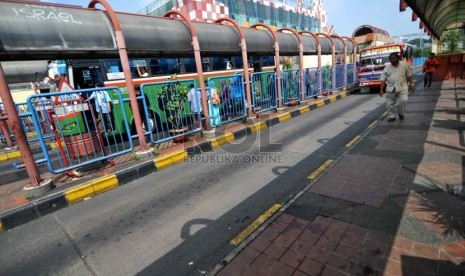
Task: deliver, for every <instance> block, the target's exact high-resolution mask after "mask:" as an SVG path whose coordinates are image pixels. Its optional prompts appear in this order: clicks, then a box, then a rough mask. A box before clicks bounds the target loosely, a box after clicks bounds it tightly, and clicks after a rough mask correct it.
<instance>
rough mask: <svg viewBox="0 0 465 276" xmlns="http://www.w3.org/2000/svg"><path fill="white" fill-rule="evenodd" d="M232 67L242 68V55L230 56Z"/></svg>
mask: <svg viewBox="0 0 465 276" xmlns="http://www.w3.org/2000/svg"><path fill="white" fill-rule="evenodd" d="M231 60H232V67H233V68H236V69H240V68H244V63H243V62H242V57H232V58H231Z"/></svg>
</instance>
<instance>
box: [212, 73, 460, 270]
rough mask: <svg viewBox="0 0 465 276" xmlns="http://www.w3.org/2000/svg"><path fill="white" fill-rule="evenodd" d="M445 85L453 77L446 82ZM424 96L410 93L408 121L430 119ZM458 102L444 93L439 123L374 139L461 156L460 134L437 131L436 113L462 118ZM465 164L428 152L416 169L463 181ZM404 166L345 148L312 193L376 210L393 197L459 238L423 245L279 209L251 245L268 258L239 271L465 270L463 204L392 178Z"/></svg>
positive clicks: (382, 146) (398, 147)
mask: <svg viewBox="0 0 465 276" xmlns="http://www.w3.org/2000/svg"><path fill="white" fill-rule="evenodd" d="M463 84H465V82H464V83H463ZM447 85H449V86H450V85H451V83H450V82H449V83H448V82H445V86H447ZM425 92H426V91H425ZM420 93H424V91H420ZM425 95H426V101H425V100H422V99H423V98H421V97H419V98H413V99H414V101H416V102H417V103H416V104H413V105H409V107H408V112H410V113H409V114H408V115H409V116H408V119H410V120H412V121H413V122H410V121H408V120H406V121H405V122H403V125H405V126H412V127H416V126H418V124H420V123H421V122H423V121H428V122H429V120H430V117H429V115H428V116H427V115H425V114H426V113H423V112H424V111H425V108H424V105H422V104H421V102H422V101H423V102H425V103H428V102H430V101H429V100H428V98H427V97H428V95H427V94H425ZM456 104H457V102H456V100H455V98H454V96H453V94H451V93H448V91H447V92H442V93H441V96H440V98H439V100H438V102H437V106H436V112H435V113H434V120H433V121H431V124H432V126H434V127H433V128H430V130H429V131H422V130H413V129H406V128H398V127H394V128H392V129H391V130H390V131H389V132H388V133H387V134H384V135H379V136H373V137H370V138H371V139H372V141H376V142H378V146H377V147H376V150H378V151H391V152H397V151H400V152H403V153H405V152H407V153H408V152H411V153H417V154H418V153H421V154H424V155H428V154H437V153H440V154H443V155H442V156H447V154H448V153H449V152H450V153H454V154H457V153H458V154H461V155H463V153H464V152H465V147H464V146H463V145H462V144H461V142H462V141H461V140H460V137H459V135H458V132H457V131H449V130H447V129H446V130H442V132H441V130H440V129H438V127H441V126H440V125H439V126H438V124H440V123H441V122H440V121H437V119H450V120H457V116H456V114H455V113H453V112H451V110H455V109H456ZM412 112H413V113H412ZM452 113H453V114H452ZM382 124H385V122H383V123H382ZM396 124H400V123H399V122H396ZM386 125H387V123H386ZM446 128H447V127H446ZM446 133H447V134H446ZM393 138H395V139H393ZM424 139H426V142H425V141H424ZM464 166H465V164H456V163H452V162H451V161H449V160H444V159H439V158H430V159H425V160H423V161H422V162H420V163H419V164H418V165H417V166H415V169H416V170H417V173H418V174H419V175H422V176H425V177H427V178H428V179H430V180H432V181H435V182H436V183H437V184H439V185H443V186H445V185H446V184H455V185H461V184H462V183H464V176H463V171H464V169H463V168H464ZM399 167H400V163H399V161H397V160H390V159H387V158H385V157H384V158H383V157H379V158H378V157H373V156H365V155H350V154H348V155H346V156H344V157H343V158H342V159H341V160H340V161H339V162H338V163H336V164H335V166H334V167H333V168H331V170H329V171H328V172H327V173H326V174H325V175H324V176H323V177H322V178H321V179H320V180H319V181H318V182H316V183H315V184H314V185H313V186H312V187H311V188H310V190H309V192H311V193H315V194H320V195H323V196H327V197H333V198H337V199H341V200H346V201H350V202H355V203H358V204H364V205H368V206H372V207H376V208H379V207H380V206H381V205H382V204H383V203H384V200H385V198H386V197H390V200H393V201H394V202H396V203H397V204H398V205H399V206H400V207H402V208H404V211H405V212H406V213H408V214H409V215H410V216H411V217H413V218H414V219H416V220H417V221H419V222H421V223H423V224H424V225H425V226H426V227H427V228H428V229H431V230H433V231H435V232H436V233H437V234H438V235H439V236H444V237H445V236H447V235H451V234H452V235H458V236H461V237H462V240H459V241H457V242H455V243H442V244H441V243H440V244H423V243H421V242H418V241H414V240H410V239H407V238H405V237H402V236H399V235H397V236H392V235H388V234H386V233H384V232H382V231H375V230H370V229H367V228H364V227H361V226H358V225H355V224H350V223H347V222H343V221H340V220H337V219H334V218H328V217H323V216H317V217H315V219H314V220H313V221H303V220H302V219H301V218H296V217H293V216H290V215H288V214H282V215H280V216H279V217H278V218H277V220H276V221H275V222H273V223H272V224H271V226H270V227H268V228H267V229H266V230H265V231H264V232H263V233H261V234H260V235H258V237H257V238H256V240H255V241H254V242H252V244H251V245H250V246H248V247H247V248H250V247H252V246H253V244H254V243H255V247H254V248H257V249H256V250H259V251H260V252H261V253H260V254H261V255H260V256H266V258H264V257H263V258H262V259H260V261H261V262H259V261H258V259H257V261H255V262H251V263H248V264H246V265H245V268H243V272H244V273H242V274H240V275H274V274H273V273H272V272H271V270H267V271H265V272H263V268H260V265H263V264H266V265H267V267H268V268H271V267H273V265H272V263H275V265H276V264H280V266H279V267H281V268H282V269H281V270H280V272H281V273H283V275H395V276H397V275H441V276H442V275H444V276H445V275H447V276H449V275H461V276H463V275H465V202H464V201H463V200H460V199H458V198H457V197H451V196H450V195H448V194H447V193H444V192H433V193H427V194H416V193H413V192H409V189H408V187H406V186H405V185H403V184H399V183H393V176H394V175H396V173H398V169H399ZM361 175H362V177H361ZM262 236H264V237H266V238H261V237H262ZM257 245H260V246H257ZM258 247H260V249H258ZM241 254H242V253H240V254H239V255H238V257H236V258H235V259H233V260H232V262H231V263H230V264H229V265H227V266H226V268H225V269H224V270H222V271H220V273H219V275H236V274H233V273H230V271H231V270H228V269H229V268H230V266H234V265H236V266H237V263H238V261H236V259H238V260H241V258H240V256H241ZM284 268H286V269H284ZM261 269H262V270H261ZM292 269H294V270H292ZM259 272H260V273H259ZM285 273H288V274H285Z"/></svg>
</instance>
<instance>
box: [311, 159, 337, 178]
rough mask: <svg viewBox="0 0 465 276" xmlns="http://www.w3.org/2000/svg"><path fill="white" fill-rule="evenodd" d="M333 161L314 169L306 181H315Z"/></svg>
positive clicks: (327, 161)
mask: <svg viewBox="0 0 465 276" xmlns="http://www.w3.org/2000/svg"><path fill="white" fill-rule="evenodd" d="M333 161H334V160H331V159H329V160H326V162H324V163H323V165H321V166H320V167H319V168H318V169H316V170H315V171H314V172H312V174H310V175H309V176H308V177H307V179H310V180H313V179H315V178H316V177H317V176H318V175H319V174H320V173H321V172H322V171H324V170H325V169H326V168H327V167H328V166H329V165H331V163H333Z"/></svg>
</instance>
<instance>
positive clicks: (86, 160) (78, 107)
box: [27, 87, 133, 174]
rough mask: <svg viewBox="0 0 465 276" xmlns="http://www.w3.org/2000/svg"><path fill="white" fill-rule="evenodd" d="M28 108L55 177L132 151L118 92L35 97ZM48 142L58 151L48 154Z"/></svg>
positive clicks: (70, 92) (30, 100)
mask: <svg viewBox="0 0 465 276" xmlns="http://www.w3.org/2000/svg"><path fill="white" fill-rule="evenodd" d="M27 104H28V106H29V110H30V111H31V112H30V113H31V115H32V119H33V122H34V127H35V129H36V131H37V134H38V137H39V141H40V144H41V147H42V151H43V154H44V156H45V159H46V161H47V165H48V168H49V170H50V172H52V173H55V174H58V173H63V172H66V171H70V170H74V169H78V168H81V167H84V166H87V165H90V164H92V163H97V162H101V161H104V160H107V159H110V158H112V157H116V156H118V155H121V154H125V153H129V152H131V151H132V150H133V144H132V140H131V134H130V128H129V122H128V118H127V113H126V110H125V108H124V105H123V99H122V96H121V91H120V90H119V89H118V88H107V87H105V88H103V87H101V88H96V89H84V90H75V91H67V92H58V93H49V94H41V95H32V96H29V97H28V99H27ZM50 132H51V135H50ZM47 137H48V138H47ZM48 142H52V143H54V144H55V145H56V147H54V149H52V150H50V151H48V150H47V147H46V144H47V143H48Z"/></svg>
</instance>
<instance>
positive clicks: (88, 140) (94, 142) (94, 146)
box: [54, 111, 100, 159]
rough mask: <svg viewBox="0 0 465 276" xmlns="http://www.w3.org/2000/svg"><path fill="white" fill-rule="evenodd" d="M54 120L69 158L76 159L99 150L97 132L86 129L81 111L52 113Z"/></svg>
mask: <svg viewBox="0 0 465 276" xmlns="http://www.w3.org/2000/svg"><path fill="white" fill-rule="evenodd" d="M54 121H55V125H56V127H57V131H58V132H59V134H60V136H61V137H63V139H64V141H65V146H66V148H67V150H68V153H69V156H70V157H71V158H73V159H77V158H80V157H85V156H89V155H92V154H94V153H95V152H98V151H100V144H99V142H98V136H97V132H96V131H95V130H92V131H90V132H88V131H87V130H86V127H85V124H84V119H83V115H82V112H80V111H77V112H70V113H67V114H63V115H54Z"/></svg>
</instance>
